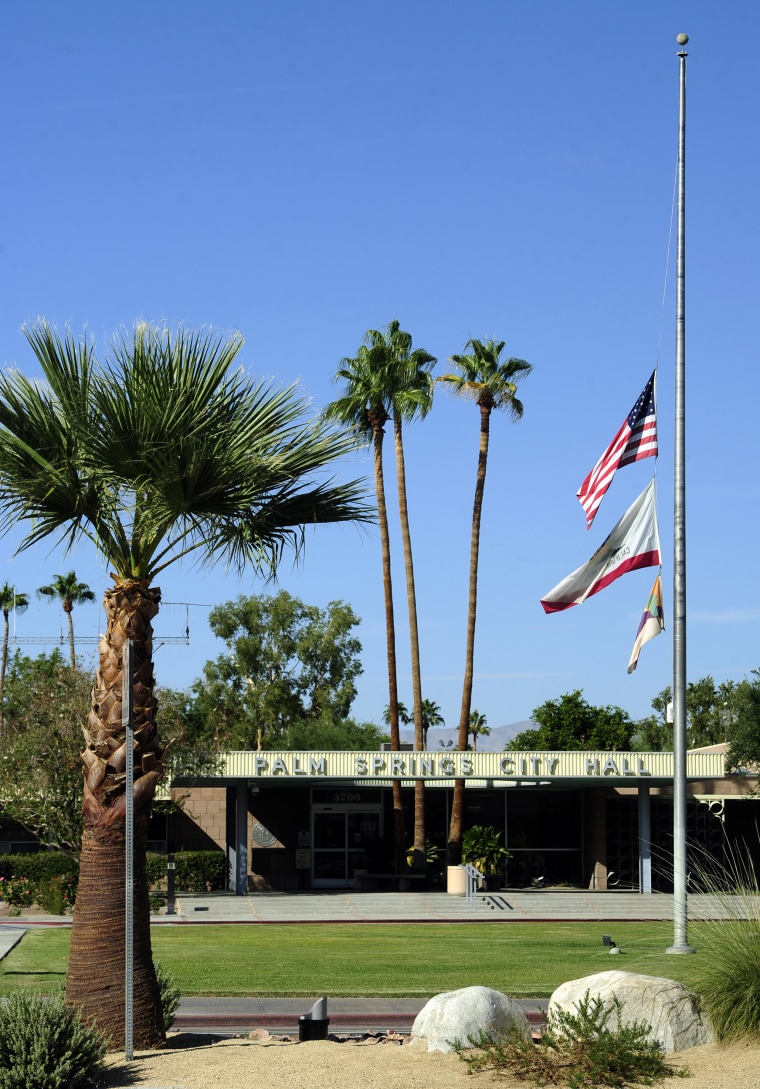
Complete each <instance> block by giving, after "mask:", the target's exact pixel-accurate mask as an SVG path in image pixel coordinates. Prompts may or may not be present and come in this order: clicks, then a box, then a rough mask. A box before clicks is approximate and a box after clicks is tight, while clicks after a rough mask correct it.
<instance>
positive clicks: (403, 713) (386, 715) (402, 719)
mask: <svg viewBox="0 0 760 1089" xmlns="http://www.w3.org/2000/svg"><path fill="white" fill-rule="evenodd" d="M398 720H399V723H400V724H401V725H402V726H408V725H409V723H410V722H414V719H413V718H412V716H411V715H410V714H409V712H408V711H407V709H406V704H405V703H402V702H401V700H399V701H398ZM383 722H384V723H385V725H386V726H390V724H391V705H390V704H389V703H386V705H385V707H384V708H383Z"/></svg>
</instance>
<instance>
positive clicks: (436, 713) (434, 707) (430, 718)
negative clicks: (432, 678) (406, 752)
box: [422, 700, 446, 752]
mask: <svg viewBox="0 0 760 1089" xmlns="http://www.w3.org/2000/svg"><path fill="white" fill-rule="evenodd" d="M445 725H446V723H445V722H444V721H443V715H442V714H441V708H440V707H439V706H438V704H437V703H434V702H433V700H423V701H422V747H423V749H424V750H425V751H426V752H427V747H428V730H429V729H430V728H431V727H432V726H445Z"/></svg>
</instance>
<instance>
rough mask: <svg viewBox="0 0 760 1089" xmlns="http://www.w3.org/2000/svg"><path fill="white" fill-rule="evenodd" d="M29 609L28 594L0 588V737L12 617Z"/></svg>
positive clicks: (9, 588) (3, 731)
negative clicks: (0, 628) (0, 614)
mask: <svg viewBox="0 0 760 1089" xmlns="http://www.w3.org/2000/svg"><path fill="white" fill-rule="evenodd" d="M28 608H29V598H28V597H27V596H26V594H19V593H17V592H16V588H15V586H9V584H8V583H7V582H4V583H3V585H2V586H0V609H2V610H3V650H2V656H1V657H0V737H2V736H3V734H4V733H5V717H4V712H3V690H4V688H5V670H6V667H7V665H8V637H9V635H10V615H11V612H12V610H14V609H15V610H16V612H17V613H23V612H24V610H25V609H28Z"/></svg>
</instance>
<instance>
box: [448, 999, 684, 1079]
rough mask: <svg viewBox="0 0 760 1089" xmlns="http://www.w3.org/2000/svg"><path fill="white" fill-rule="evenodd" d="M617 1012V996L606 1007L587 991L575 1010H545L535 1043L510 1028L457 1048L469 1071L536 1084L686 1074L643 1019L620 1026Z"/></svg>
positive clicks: (619, 1017)
mask: <svg viewBox="0 0 760 1089" xmlns="http://www.w3.org/2000/svg"><path fill="white" fill-rule="evenodd" d="M621 1014H622V1003H621V1002H620V1000H619V999H616V1000H615V1002H614V1005H613V1007H612V1008H605V1006H604V1003H603V1002H602V1000H601V999H600V998H590V996H589V993H588V991H587V992H586V995H585V997H584V998H583V999H581V1001H580V1002H579V1003H578V1006H577V1008H576V1010H575V1012H574V1013H573V1012H569V1011H567V1010H562V1009H560V1010H557V1011H556V1012H554V1013H550V1014H549V1019H548V1023H547V1025H546V1028H545V1030H544V1033H543V1035H542V1037H541V1040H540V1042H539V1043H538V1045H536V1044H534V1043H533V1040H532V1039H531V1037H530V1036H527V1037H526V1036H524V1035H523V1034H522V1033H521V1032H519V1031H517V1030H515V1029H513V1030H512V1031H511V1032H510V1033H508V1034H507V1035H506V1036H504V1037H502V1038H501V1039H500V1040H496V1041H492V1040H490V1039H489V1038H487V1037H483V1038H481V1039H480V1040H470V1041H469V1047H470V1048H473V1047H474V1048H475V1051H474V1052H472V1051H469V1050H465V1048H464V1047H463V1046H462V1045H461V1044H460V1043H457V1046H456V1050H457V1052H458V1054H459V1057H460V1058H461V1059H463V1060H464V1061H465V1062H466V1063H467V1067H468V1072H469V1073H475V1072H477V1071H481V1070H492V1071H497V1072H502V1073H507V1072H508V1073H511V1074H514V1075H515V1076H516V1077H517V1078H519V1079H520V1080H521V1081H532V1082H533V1084H534V1085H538V1086H542V1085H567V1086H569V1087H570V1089H587V1087H588V1089H591V1087H593V1086H601V1085H607V1086H616V1087H619V1086H625V1085H631V1084H636V1083H641V1084H644V1085H652V1084H653V1083H654V1082H655V1081H660V1080H662V1079H663V1078H667V1077H673V1076H676V1075H680V1076H684V1075H685V1074H686V1071H685V1070H683V1069H681V1068H678V1067H674V1066H671V1065H670V1064H669V1063H668V1062H667V1061H666V1059H665V1056H664V1054H663V1052H662V1049H661V1048H660V1046H659V1044H657V1043H656V1042H654V1041H652V1040H651V1039H650V1033H651V1028H652V1026H651V1025H648V1024H646V1023H645V1022H643V1021H636V1022H634V1023H633V1024H628V1025H624V1024H623V1023H622V1019H621Z"/></svg>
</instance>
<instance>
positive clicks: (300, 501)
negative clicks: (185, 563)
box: [0, 322, 367, 580]
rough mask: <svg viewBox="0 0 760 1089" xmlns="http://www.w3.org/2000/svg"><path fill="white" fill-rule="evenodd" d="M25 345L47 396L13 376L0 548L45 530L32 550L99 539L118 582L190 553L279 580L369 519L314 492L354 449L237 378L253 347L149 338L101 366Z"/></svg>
mask: <svg viewBox="0 0 760 1089" xmlns="http://www.w3.org/2000/svg"><path fill="white" fill-rule="evenodd" d="M24 331H25V333H26V336H27V339H28V340H29V343H30V344H31V346H32V349H33V350H34V353H35V355H36V357H37V360H38V362H39V364H40V367H41V369H42V372H43V375H44V379H45V383H44V384H41V383H40V382H39V381H37V380H36V379H30V378H27V377H26V376H25V375H23V374H21V373H20V372H18V371H14V370H11V371H6V372H5V373H4V374H3V375H2V376H0V534H1V533H7V532H8V531H9V530H10V529H11V528H12V527H14V526H15V525H16V524H17V523H18V522H20V521H26V522H28V523H30V529H29V531H28V533H27V534H26V536H25V537H24V538H23V540H22V542H21V549H24V548H28V547H29V546H30V545H32V544H35V543H37V542H38V541H41V540H42V539H43V538H46V537H49V536H51V535H55V534H57V535H59V537H60V540H61V541H62V543H64V544H65V545H66V546H71V545H73V544H74V543H75V542H76V541H77V540H78V539H80V538H82V537H85V538H88V539H89V540H91V541H92V542H93V543H94V544H95V545H97V547H98V548H99V549H100V550H101V552H102V553H103V554H104V556H105V558H106V559H107V561H108V562H109V564H110V565H111V566H112V567H114V568H115V571H116V575H117V576H118V577H119V578H132V579H148V580H151V579H153V578H154V577H155V576H156V575H157V574H158V573H159V572H160V571H162V570H163V569H164V568H165V567H166V566H167V565H168V564H170V563H172V562H174V561H175V560H177V559H180V558H181V557H183V556H189V555H197V556H199V557H201V558H202V559H204V560H206V561H208V562H211V561H218V560H222V561H225V562H227V563H229V564H230V565H232V566H233V567H234V568H236V569H238V570H242V569H243V568H244V567H247V566H249V565H252V566H253V567H254V568H255V569H257V570H270V569H271V567H272V565H274V564H276V562H277V561H278V559H279V558H280V556H281V554H282V551H283V549H284V548H285V547H286V546H287V545H288V544H291V545H295V546H296V548H298V547H299V546H300V544H301V541H302V538H303V527H304V526H305V525H309V524H313V523H317V522H334V521H343V520H348V519H355V518H357V517H367V512H366V510H365V509H364V508H361V509H360V507H359V506H358V505H357V500H358V498H359V494H360V493H359V489H358V487H357V486H356V485H353V484H348V485H342V486H341V485H334V484H332V483H330V482H328V483H326V484H324V483H317V482H314V481H313V480H312V479H311V478H312V474H313V473H315V472H316V471H317V470H319V469H322V468H323V467H324V466H325V465H327V464H329V463H330V462H332V461H334V460H335V459H336V458H337V457H339V456H341V455H343V454H345V453H346V452H348V450H349V449H351V447H352V445H353V444H352V442H351V441H350V439H349V438H348V437H347V436H345V435H340V434H336V433H335V432H334V431H332V430H331V429H328V428H327V427H325V426H324V425H323V424H320V423H315V422H314V421H311V420H309V418H308V415H307V411H306V410H307V402H306V400H305V399H304V398H302V397H301V396H299V395H298V394H297V392H296V390H295V387H293V386H291V387H289V388H284V389H277V388H274V387H271V386H268V385H266V384H264V383H256V382H253V381H252V380H251V379H250V378H248V377H247V376H246V375H245V374H244V373H243V371H242V369H239V370H236V371H233V370H232V364H233V362H234V360H235V357H236V356H237V354H238V352H239V350H240V348H241V346H242V343H243V341H242V337H240V336H239V335H232V336H225V335H223V334H213V333H210V332H207V333H204V332H189V331H185V330H180V331H179V332H177V333H175V334H172V333H171V332H170V331H169V330H168V329H164V328H154V327H152V326H149V325H145V324H138V325H137V326H136V327H135V330H134V335H133V337H132V339H131V340H128V339H127V338H126V336H124V337H122V338H120V339H116V340H115V341H114V342H113V344H112V345H111V347H110V351H109V354H108V356H107V358H106V362H105V363H104V364H103V365H98V364H97V362H96V360H95V357H94V352H93V348H92V346H91V345H90V344H89V343H88V342H87V341H86V340H84V339H82V340H77V339H75V338H74V337H73V336H72V335H71V334H70V333H68V332H67V333H66V334H65V335H63V336H61V335H59V334H58V333H57V332H56V331H55V330H54V329H52V328H51V327H50V326H49V325H47V324H46V323H44V322H42V323H40V324H38V325H35V326H32V327H31V328H28V329H25V330H24Z"/></svg>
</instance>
